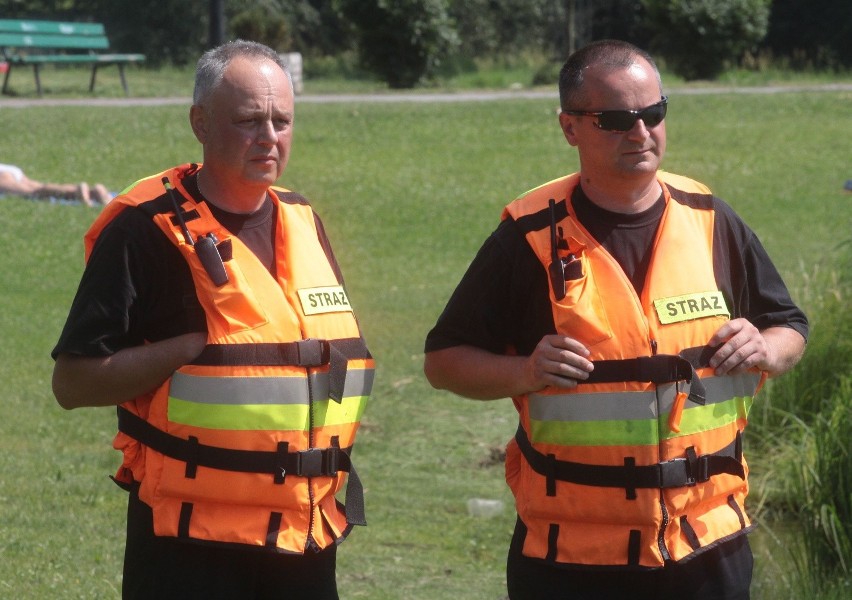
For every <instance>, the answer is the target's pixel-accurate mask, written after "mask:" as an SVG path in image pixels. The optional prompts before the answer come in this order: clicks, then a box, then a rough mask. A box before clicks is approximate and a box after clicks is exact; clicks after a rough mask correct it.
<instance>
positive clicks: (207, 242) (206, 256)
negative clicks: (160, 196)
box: [162, 177, 228, 287]
mask: <svg viewBox="0 0 852 600" xmlns="http://www.w3.org/2000/svg"><path fill="white" fill-rule="evenodd" d="M162 181H163V186H164V187H165V188H166V192H167V193H168V194H169V198H171V200H172V204H174V206H175V216H176V217H177V221H178V224H179V225H180V228H181V231H183V237H184V239H185V240H186V243H187V244H189V245H190V246H193V247H194V248H195V254H196V256H198V260H200V261H201V266H203V267H204V270H205V271H207V275H209V276H210V279H211V280H212V281H213V284H214V285H216V287H221V286H223V285H225V284H226V283H228V273H227V271H225V263H224V262H223V261H222V256H221V255H220V254H219V249H218V248H217V247H216V244H217V243H218V242H219V240H217V239H216V236H215V235H213V234H212V233H208V234H207V235H200V236H198V240H193V239H192V234H191V233H190V232H189V228H187V226H186V221H185V220H184V218H183V211H182V210H181V209H180V203H179V202H178V201H177V198H175V191H174V188H173V187H172V184H171V182H170V181H169V178H168V177H163V179H162Z"/></svg>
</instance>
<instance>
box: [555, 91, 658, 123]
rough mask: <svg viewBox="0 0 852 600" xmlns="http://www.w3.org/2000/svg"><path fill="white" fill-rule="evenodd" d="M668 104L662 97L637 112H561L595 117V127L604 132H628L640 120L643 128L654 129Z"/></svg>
mask: <svg viewBox="0 0 852 600" xmlns="http://www.w3.org/2000/svg"><path fill="white" fill-rule="evenodd" d="M668 103H669V99H668V96H663V99H662V100H660V101H659V102H657V103H656V104H652V105H651V106H647V107H645V108H642V109H639V110H601V111H598V112H590V111H585V110H566V111H563V112H564V113H565V114H566V115H578V116H583V117H597V118H598V120H597V122H596V123H595V127H597V128H598V129H603V130H604V131H620V132H625V131H630V130H631V129H633V126H634V125H635V124H636V121H638V120H639V119H642V122H643V123H645V127H648V128H651V127H656V126H657V125H659V124H660V123H662V121H663V119H665V118H666V106H667V105H668Z"/></svg>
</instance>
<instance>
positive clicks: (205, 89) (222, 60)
mask: <svg viewBox="0 0 852 600" xmlns="http://www.w3.org/2000/svg"><path fill="white" fill-rule="evenodd" d="M240 57H245V58H252V59H267V60H270V61H272V62H274V63H275V64H276V65H278V66H279V67H281V70H282V71H284V74H285V75H287V80H288V81H289V82H290V85H291V86H292V85H293V80H292V78H291V76H290V70H289V69H288V68H287V63H285V62H284V60H283V59H282V58H281V56H280V55H279V54H278V53H277V52H276V51H275V50H273V49H272V48H270V47H269V46H264V45H263V44H259V43H258V42H251V41H247V40H234V41H232V42H227V43H225V44H222V45H221V46H217V47H216V48H213V49H211V50H208V51H207V52H205V53H204V54H202V55H201V58H199V59H198V65H197V66H196V68H195V89H194V90H193V92H192V103H193V104H196V105H198V104H202V103H203V102H204V101H205V100H206V99H207V97H208V96H209V95H210V93H211V92H212V91H213V90H214V89H215V88H216V87H217V86H218V85H219V83H221V81H222V77H223V76H224V75H225V69H226V68H227V67H228V65H229V64H230V63H231V61H232V60H234V59H235V58H240Z"/></svg>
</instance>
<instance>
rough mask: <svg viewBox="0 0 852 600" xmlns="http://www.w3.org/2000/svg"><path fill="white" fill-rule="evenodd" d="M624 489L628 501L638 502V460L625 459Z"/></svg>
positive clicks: (628, 457)
mask: <svg viewBox="0 0 852 600" xmlns="http://www.w3.org/2000/svg"><path fill="white" fill-rule="evenodd" d="M624 488H625V491H626V493H627V499H628V500H636V458H635V457H633V456H625V457H624Z"/></svg>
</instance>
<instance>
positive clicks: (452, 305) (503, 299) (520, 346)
mask: <svg viewBox="0 0 852 600" xmlns="http://www.w3.org/2000/svg"><path fill="white" fill-rule="evenodd" d="M554 331H555V327H554V325H553V316H552V313H551V309H550V301H549V294H548V290H547V279H546V276H545V271H544V267H543V266H542V265H541V263H540V261H539V260H538V258H537V257H536V256H535V254H534V253H533V251H532V249H531V248H530V246H529V244H527V242H526V240H525V239H524V237H523V235H522V234H521V232H520V231H519V229H518V227H517V225H516V223H515V222H514V221H513V220H511V219H507V220H505V221H503V222H501V224H500V225H499V226H498V227H497V229H496V230H495V231H494V233H492V234H491V236H490V237H489V238H488V239H487V240H486V241H485V243H484V244H483V245H482V247H481V248H480V250H479V252H478V253H477V254H476V256H475V258H474V259H473V261H472V262H471V264H470V266H469V267H468V269H467V272H466V273H465V274H464V276H463V277H462V279H461V282H460V283H459V284H458V286H457V287H456V289H455V291H454V292H453V294H452V296H451V297H450V300H449V301H448V303H447V305H446V307H445V308H444V311H443V312H442V314H441V316H440V317H439V318H438V321H437V323H436V325H435V327H434V328H433V329H432V330H431V331H430V332H429V334H428V336H427V338H426V346H425V349H426V352H431V351H435V350H441V349H444V348H448V347H453V346H459V345H472V346H476V347H479V348H482V349H484V350H487V351H489V352H493V353H495V354H503V353H507V352H517V353H518V354H523V355H528V354H531V353H532V351H533V349H534V348H535V346H536V344H538V342H539V341H540V340H541V338H542V337H543V336H544V335H546V334H548V333H553V332H554Z"/></svg>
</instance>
